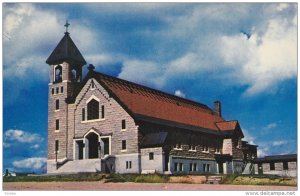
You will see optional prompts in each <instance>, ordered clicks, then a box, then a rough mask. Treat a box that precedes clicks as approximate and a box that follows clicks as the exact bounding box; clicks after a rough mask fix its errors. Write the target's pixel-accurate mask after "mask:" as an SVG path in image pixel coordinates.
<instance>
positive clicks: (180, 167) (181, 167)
mask: <svg viewBox="0 0 300 196" xmlns="http://www.w3.org/2000/svg"><path fill="white" fill-rule="evenodd" d="M179 171H183V163H179Z"/></svg>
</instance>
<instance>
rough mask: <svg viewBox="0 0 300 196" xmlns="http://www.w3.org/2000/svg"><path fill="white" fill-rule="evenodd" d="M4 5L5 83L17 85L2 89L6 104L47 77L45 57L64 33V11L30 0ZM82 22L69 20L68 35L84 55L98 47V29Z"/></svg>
mask: <svg viewBox="0 0 300 196" xmlns="http://www.w3.org/2000/svg"><path fill="white" fill-rule="evenodd" d="M3 6H4V7H3V78H4V80H5V82H4V84H5V85H6V86H11V85H13V86H17V88H14V89H13V90H9V91H6V92H5V96H6V97H7V99H5V104H8V103H13V102H14V100H16V99H17V98H18V97H19V96H20V91H22V90H24V88H26V89H29V88H31V87H33V85H34V84H35V82H37V81H44V82H46V81H48V79H49V66H48V65H47V64H46V63H45V61H46V59H47V57H48V56H49V55H50V54H51V52H52V50H53V49H54V48H55V46H56V45H57V44H58V42H59V40H60V39H61V38H62V37H63V35H64V34H63V33H64V27H63V24H64V22H65V20H66V19H67V16H66V14H67V13H63V12H59V11H54V10H47V9H45V8H41V6H37V5H36V4H31V3H5V4H3ZM85 25H88V24H86V23H83V22H77V23H75V22H74V23H73V24H71V26H70V29H71V30H70V31H71V37H72V39H73V40H74V42H75V43H76V45H77V46H78V48H80V51H81V52H82V53H83V55H84V54H85V53H88V54H93V52H94V51H97V50H96V49H98V48H101V45H100V44H98V42H97V41H100V40H98V38H96V37H97V36H98V35H100V33H99V32H98V33H95V32H94V31H93V29H91V28H87V27H86V26H85ZM72 32H74V33H73V34H72ZM87 38H88V39H87ZM6 86H5V87H6Z"/></svg>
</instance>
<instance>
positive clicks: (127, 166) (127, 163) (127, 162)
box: [126, 161, 131, 169]
mask: <svg viewBox="0 0 300 196" xmlns="http://www.w3.org/2000/svg"><path fill="white" fill-rule="evenodd" d="M126 169H131V161H126Z"/></svg>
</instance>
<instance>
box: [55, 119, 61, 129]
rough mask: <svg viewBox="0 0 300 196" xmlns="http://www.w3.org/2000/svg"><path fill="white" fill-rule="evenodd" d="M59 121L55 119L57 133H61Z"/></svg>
mask: <svg viewBox="0 0 300 196" xmlns="http://www.w3.org/2000/svg"><path fill="white" fill-rule="evenodd" d="M59 128H60V127H59V119H55V131H59Z"/></svg>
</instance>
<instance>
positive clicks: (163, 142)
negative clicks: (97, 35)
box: [46, 32, 257, 174]
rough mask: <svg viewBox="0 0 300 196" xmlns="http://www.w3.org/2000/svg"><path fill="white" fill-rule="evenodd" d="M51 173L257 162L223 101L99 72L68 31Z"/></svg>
mask: <svg viewBox="0 0 300 196" xmlns="http://www.w3.org/2000/svg"><path fill="white" fill-rule="evenodd" d="M46 63H47V64H48V65H49V68H50V69H49V70H50V82H49V95H48V96H49V99H48V160H47V173H76V172H109V173H111V172H116V173H153V172H157V173H169V174H187V173H212V174H218V173H225V174H227V173H228V174H230V173H241V172H242V170H243V169H244V167H245V165H246V163H247V162H250V161H251V160H253V159H254V158H256V157H257V146H255V145H251V144H248V143H247V142H246V141H242V138H244V134H243V131H242V129H241V127H240V125H239V122H238V121H237V120H225V119H224V118H223V117H222V114H221V103H220V102H219V101H216V102H215V103H214V108H213V109H211V108H209V107H208V106H207V105H205V104H201V103H197V102H195V101H191V100H188V99H184V98H181V97H177V96H174V95H171V94H168V93H165V92H162V91H158V90H155V89H152V88H149V87H146V86H143V85H140V84H136V83H133V82H129V81H126V80H122V79H119V78H116V77H112V76H109V75H106V74H103V73H99V72H96V71H95V68H94V66H93V65H89V66H88V70H89V71H88V73H87V75H86V76H85V77H84V78H83V76H82V72H83V71H82V70H83V67H84V65H85V64H86V61H85V59H84V57H83V56H82V54H81V53H80V51H79V50H78V48H77V47H76V45H75V44H74V42H73V41H72V39H71V37H70V34H69V32H65V35H64V36H63V38H62V40H61V41H60V42H59V43H58V45H57V46H56V48H55V49H54V51H53V52H52V53H51V54H50V56H49V58H48V59H47V61H46Z"/></svg>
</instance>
